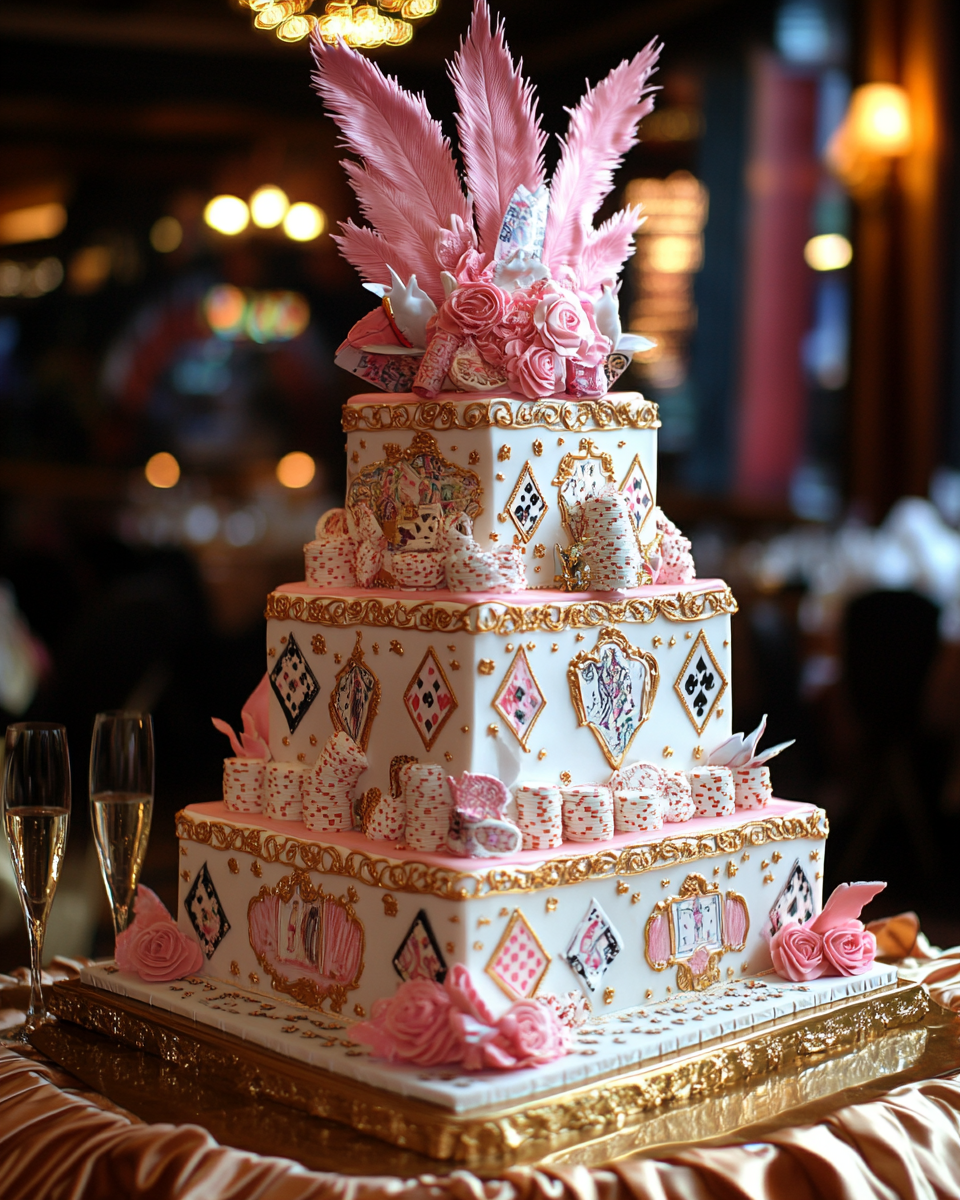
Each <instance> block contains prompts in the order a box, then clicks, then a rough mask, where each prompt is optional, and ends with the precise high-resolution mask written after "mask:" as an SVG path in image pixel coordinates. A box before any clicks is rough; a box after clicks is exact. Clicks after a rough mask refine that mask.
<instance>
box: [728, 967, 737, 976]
mask: <svg viewBox="0 0 960 1200" xmlns="http://www.w3.org/2000/svg"><path fill="white" fill-rule="evenodd" d="M735 974H736V972H735V971H734V969H733V967H727V978H728V979H732V978H733V977H734V975H735Z"/></svg>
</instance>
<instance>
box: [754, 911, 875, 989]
mask: <svg viewBox="0 0 960 1200" xmlns="http://www.w3.org/2000/svg"><path fill="white" fill-rule="evenodd" d="M876 956H877V939H876V938H875V937H874V936H873V934H872V933H871V932H870V930H869V929H865V928H864V926H863V922H862V921H857V920H849V921H841V922H840V923H839V924H838V925H835V926H834V927H833V928H832V929H827V930H825V931H824V932H823V933H820V932H818V931H817V930H815V929H812V928H810V926H809V925H798V924H797V922H796V921H789V922H787V923H786V924H784V925H781V927H780V928H779V929H778V930H777V932H776V933H775V934H774V935H773V937H772V938H771V940H770V957H771V958H772V959H773V969H774V970H775V971H776V972H777V974H778V975H781V976H782V977H783V978H784V979H789V980H790V981H791V982H792V983H805V982H806V981H807V980H809V979H819V978H820V976H821V975H862V974H863V973H864V971H869V970H870V968H871V967H872V966H873V961H874V959H875V958H876Z"/></svg>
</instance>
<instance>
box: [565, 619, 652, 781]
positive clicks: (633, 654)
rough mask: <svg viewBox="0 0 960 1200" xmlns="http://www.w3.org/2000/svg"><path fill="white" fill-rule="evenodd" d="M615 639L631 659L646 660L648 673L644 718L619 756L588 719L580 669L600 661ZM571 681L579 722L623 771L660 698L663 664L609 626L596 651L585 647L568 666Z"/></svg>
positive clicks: (602, 632)
mask: <svg viewBox="0 0 960 1200" xmlns="http://www.w3.org/2000/svg"><path fill="white" fill-rule="evenodd" d="M609 642H613V643H614V645H616V646H618V647H619V648H620V650H622V651H623V653H624V654H625V655H626V656H627V658H631V659H633V660H634V662H640V663H643V665H644V667H645V668H646V674H645V677H644V683H643V695H642V697H641V699H640V720H639V721H638V722H637V724H636V727H635V728H634V731H633V733H632V734H631V735H630V740H629V741H628V742H627V744H626V746H624V748H623V753H622V754H621V755H620V756H619V757H616V756H614V755H613V754H611V752H610V747H609V746H608V745H607V743H606V742H605V741H604V739H603V737H602V735H601V733H600V731H599V730H598V729H597V727H596V726H595V725H594V724H593V722H592V721H588V720H587V713H586V709H585V708H584V706H583V698H582V696H581V694H580V676H579V671H580V669H581V668H582V667H583V665H584V664H585V663H596V664H597V665H598V666H599V664H600V649H601V647H602V646H603V645H605V644H607V643H609ZM567 683H568V684H569V687H570V697H571V699H572V701H573V707H574V709H575V710H576V714H577V721H578V722H579V724H580V725H586V726H587V727H588V728H589V730H590V732H591V733H592V734H593V736H594V737H595V738H596V739H597V741H598V742H599V744H600V749H601V750H602V751H603V756H604V758H605V759H606V760H607V762H608V763H609V764H610V766H611V767H613V769H614V770H615V771H616V770H619V768H620V764H621V763H622V762H623V760H624V759H625V758H626V757H627V754H628V753H629V752H630V747H631V746H632V745H633V739H634V738H635V737H636V736H637V734H638V733H639V731H640V726H641V725H643V724H644V722H645V721H646V720H647V718H648V717H649V716H650V713H651V712H652V711H653V702H654V700H656V698H657V688H658V687H659V686H660V665H659V663H658V662H657V660H656V658H654V656H653V655H652V654H650V653H648V652H647V651H646V650H640V649H638V648H637V647H636V646H632V645H631V644H630V643H629V642H628V641H627V639H626V638H625V637H624V635H623V634H622V633H621V632H620V630H619V629H614V628H613V627H612V626H605V627H604V628H603V629H601V630H600V636H599V637H598V638H597V644H596V645H595V646H594V648H593V649H592V650H583V651H581V652H580V653H579V654H578V655H577V656H576V657H575V658H573V659H571V661H570V665H569V666H568V667H567Z"/></svg>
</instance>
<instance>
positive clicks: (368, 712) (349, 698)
mask: <svg viewBox="0 0 960 1200" xmlns="http://www.w3.org/2000/svg"><path fill="white" fill-rule="evenodd" d="M362 638H363V634H362V632H361V631H360V630H359V629H358V630H357V642H356V645H355V646H354V648H353V653H352V654H351V655H350V657H349V658H348V659H347V662H346V665H345V666H344V667H343V669H342V670H341V671H340V672H339V673H338V675H337V677H336V679H334V681H333V691H332V692H331V693H330V719H331V720H332V721H333V728H334V730H338V729H342V730H343V732H344V733H345V734H347V736H348V737H350V738H352V739H353V740H354V741H355V742H356V743H357V745H358V746H359V747H360V749H361V750H366V748H367V743H368V742H369V741H370V730H371V729H372V728H373V719H374V717H375V716H376V715H377V709H378V708H379V707H380V681H379V679H377V677H376V675H374V673H373V672H372V671H371V670H370V668H369V667H368V666H367V664H366V662H364V658H363V647H362V645H361V644H360V643H361V640H362Z"/></svg>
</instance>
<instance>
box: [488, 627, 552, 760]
mask: <svg viewBox="0 0 960 1200" xmlns="http://www.w3.org/2000/svg"><path fill="white" fill-rule="evenodd" d="M521 656H522V657H523V661H524V662H525V663H526V664H527V670H528V671H529V672H530V678H531V679H532V680H533V682H534V683H535V684H536V685H537V691H538V692H539V693H540V697H541V699H542V700H543V703H542V704H541V705H540V707H539V708H538V709H537V711H536V712H535V713H534V715H533V720H532V721H531V722H530V724H529V725H528V726H527V729H526V732H525V733H524V735H523V737H520V736H519V735H518V734H517V731H516V730H515V729H514V728H513V726H512V725H511V724H510V722H509V721H508V720H507V718H506V716H505V714H504V712H503V710H502V709H501V708H499V707H498V706H497V701H498V700H499V699H500V697H501V696H502V695H503V693H504V692H505V691H506V688H507V680H508V679H509V678H510V675H511V674H512V672H513V668H514V666H515V665H516V662H517V659H518V658H520V657H521ZM490 707H491V708H493V709H495V710H496V712H497V713H498V714H499V715H500V716H501V717H503V719H504V721H505V722H506V726H507V728H508V729H509V730H510V732H511V733H512V734H513V736H514V737H515V738H516V739H517V741H518V742H519V743H520V745H521V746H523V747H524V749H526V746H527V742H528V741H529V740H530V734H531V733H533V727H534V725H536V723H537V722H538V721H539V720H540V714H541V713H542V712H543V710H544V709H545V708H546V707H547V697H546V696H545V695H544V693H543V688H542V687H541V686H540V680H539V679H537V677H536V675H534V673H533V667H532V666H531V665H530V659H529V658H527V651H526V647H524V646H521V647H520V649H519V650H518V651H517V652H516V654H515V655H514V656H513V658H512V659H511V660H510V666H509V667H507V669H506V671H505V672H504V674H503V680H502V681H501V683H500V686H499V687H498V688H497V694H496V695H495V696H494V698H493V699H492V700H491V701H490Z"/></svg>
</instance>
